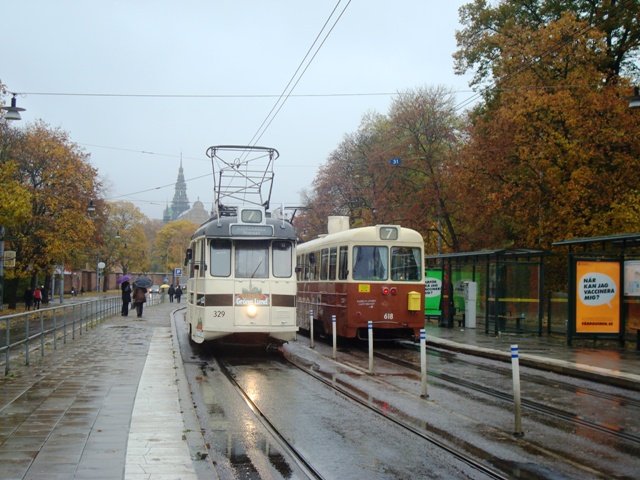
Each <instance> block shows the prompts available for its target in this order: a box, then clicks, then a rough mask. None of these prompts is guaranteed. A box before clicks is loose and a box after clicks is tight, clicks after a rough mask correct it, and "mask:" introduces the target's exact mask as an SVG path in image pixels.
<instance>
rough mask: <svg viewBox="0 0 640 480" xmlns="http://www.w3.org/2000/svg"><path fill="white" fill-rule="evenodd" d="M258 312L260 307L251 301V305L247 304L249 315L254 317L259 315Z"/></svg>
mask: <svg viewBox="0 0 640 480" xmlns="http://www.w3.org/2000/svg"><path fill="white" fill-rule="evenodd" d="M257 313H258V307H256V306H255V304H253V303H250V304H249V305H247V315H249V316H250V317H251V318H253V317H255V316H256V315H257Z"/></svg>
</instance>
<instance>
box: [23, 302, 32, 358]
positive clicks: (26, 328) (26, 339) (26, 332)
mask: <svg viewBox="0 0 640 480" xmlns="http://www.w3.org/2000/svg"><path fill="white" fill-rule="evenodd" d="M29 322H31V314H28V315H27V318H26V322H24V364H25V365H29Z"/></svg>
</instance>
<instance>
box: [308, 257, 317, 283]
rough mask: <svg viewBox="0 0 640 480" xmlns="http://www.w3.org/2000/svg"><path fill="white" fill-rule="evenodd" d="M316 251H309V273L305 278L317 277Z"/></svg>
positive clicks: (312, 278) (315, 278)
mask: <svg viewBox="0 0 640 480" xmlns="http://www.w3.org/2000/svg"><path fill="white" fill-rule="evenodd" d="M317 259H318V253H317V252H311V253H309V273H308V278H307V280H317V279H318V261H317Z"/></svg>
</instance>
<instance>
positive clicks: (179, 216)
mask: <svg viewBox="0 0 640 480" xmlns="http://www.w3.org/2000/svg"><path fill="white" fill-rule="evenodd" d="M210 217H211V214H210V213H208V212H207V211H206V210H205V208H204V203H202V202H201V201H200V199H198V200H196V201H195V202H193V207H192V208H191V209H189V199H188V198H187V182H185V180H184V171H183V169H182V159H180V170H178V180H177V181H176V189H175V193H174V194H173V201H172V202H171V205H169V204H168V203H167V206H166V208H165V209H164V212H163V213H162V221H163V222H164V223H167V222H172V221H174V220H189V221H190V222H193V223H195V224H197V225H200V224H202V223H204V222H206V221H207V220H209V218H210Z"/></svg>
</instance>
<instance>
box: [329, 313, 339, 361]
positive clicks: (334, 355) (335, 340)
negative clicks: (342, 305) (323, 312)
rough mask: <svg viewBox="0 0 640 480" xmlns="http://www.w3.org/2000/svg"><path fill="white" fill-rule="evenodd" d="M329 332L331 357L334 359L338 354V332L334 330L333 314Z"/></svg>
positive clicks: (334, 320) (334, 317)
mask: <svg viewBox="0 0 640 480" xmlns="http://www.w3.org/2000/svg"><path fill="white" fill-rule="evenodd" d="M331 334H332V337H333V359H334V360H335V359H336V358H337V356H338V353H337V345H338V334H337V332H336V316H335V315H331Z"/></svg>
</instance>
